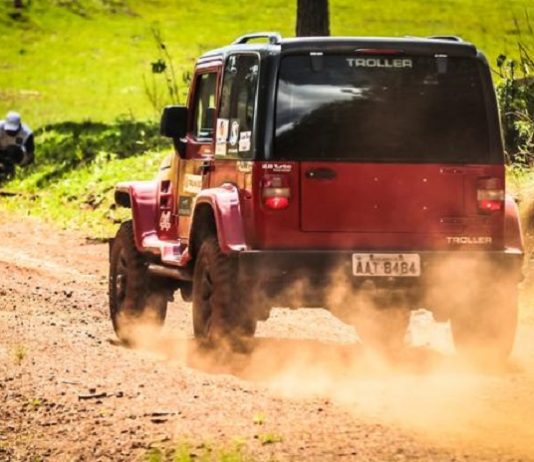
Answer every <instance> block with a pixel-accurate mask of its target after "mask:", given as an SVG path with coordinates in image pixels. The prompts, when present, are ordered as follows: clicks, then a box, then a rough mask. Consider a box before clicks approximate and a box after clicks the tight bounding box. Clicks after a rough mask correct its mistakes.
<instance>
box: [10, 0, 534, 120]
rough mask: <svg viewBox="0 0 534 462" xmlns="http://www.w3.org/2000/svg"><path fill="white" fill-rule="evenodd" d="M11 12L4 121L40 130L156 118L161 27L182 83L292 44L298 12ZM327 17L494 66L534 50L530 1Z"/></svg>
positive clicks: (70, 5)
mask: <svg viewBox="0 0 534 462" xmlns="http://www.w3.org/2000/svg"><path fill="white" fill-rule="evenodd" d="M25 2H26V3H29V0H25ZM11 4H12V1H11V0H0V35H1V37H2V41H1V43H2V46H1V47H0V69H1V72H0V114H2V113H4V112H5V111H6V110H8V109H9V108H17V109H19V110H20V111H22V112H23V114H24V115H25V117H26V119H27V120H28V121H29V122H30V123H31V124H32V125H33V126H40V125H43V124H45V123H51V122H59V121H65V120H83V119H87V118H89V119H92V120H99V121H100V120H102V121H110V120H112V119H114V118H115V117H116V116H117V115H132V116H133V117H135V118H147V117H151V118H154V117H155V114H154V110H153V109H152V108H151V105H150V103H149V101H148V99H147V97H146V94H145V91H144V84H143V76H145V77H150V62H151V61H154V60H155V59H156V58H157V57H158V50H157V49H156V46H155V42H154V40H153V37H152V33H151V28H152V27H154V26H155V27H157V28H158V29H159V30H160V31H161V32H162V34H163V36H164V38H165V40H166V42H167V44H168V46H169V50H170V52H171V54H172V56H173V58H174V61H175V64H176V66H177V68H178V74H179V75H181V74H182V72H183V71H186V70H190V69H191V68H192V63H193V61H194V59H195V57H196V56H198V55H199V53H201V52H203V51H205V50H207V49H210V48H212V47H216V46H220V45H222V44H226V43H229V42H230V41H231V40H232V39H234V38H235V37H237V36H238V35H240V34H242V33H244V32H250V31H257V30H278V31H280V32H281V33H282V34H283V35H286V36H291V35H293V30H294V23H295V9H296V1H290V2H288V1H286V0H255V1H254V0H252V1H251V0H234V1H232V2H228V1H226V0H203V1H199V0H188V1H185V0H150V1H148V0H31V2H30V7H29V8H27V9H26V10H25V11H23V12H22V13H21V14H19V15H18V16H17V14H14V10H12V9H11V8H10V5H11ZM330 10H331V29H332V34H336V35H392V36H403V35H423V36H425V35H433V34H453V35H460V36H463V37H464V38H465V39H467V40H470V41H472V42H474V43H476V44H477V45H478V46H479V47H480V48H481V49H482V50H484V51H485V52H486V53H487V54H488V56H489V58H490V61H491V62H492V63H495V59H496V57H497V56H498V55H499V54H500V53H503V52H504V53H507V54H511V55H513V54H515V53H516V42H517V40H518V39H520V38H521V39H522V40H523V41H525V42H530V43H531V44H532V45H534V43H533V35H532V30H530V31H529V25H528V21H527V19H526V18H527V15H529V16H530V17H531V18H534V4H533V3H532V2H531V1H528V0H442V1H433V0H405V1H402V2H398V1H392V0H384V1H381V2H376V1H375V0H358V1H354V0H330ZM532 25H534V21H533V22H532ZM184 87H185V86H184ZM183 91H185V88H184V89H183Z"/></svg>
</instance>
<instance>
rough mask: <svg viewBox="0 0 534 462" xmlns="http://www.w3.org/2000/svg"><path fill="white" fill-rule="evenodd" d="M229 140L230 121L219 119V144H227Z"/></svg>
mask: <svg viewBox="0 0 534 462" xmlns="http://www.w3.org/2000/svg"><path fill="white" fill-rule="evenodd" d="M227 139H228V119H217V143H226V140H227Z"/></svg>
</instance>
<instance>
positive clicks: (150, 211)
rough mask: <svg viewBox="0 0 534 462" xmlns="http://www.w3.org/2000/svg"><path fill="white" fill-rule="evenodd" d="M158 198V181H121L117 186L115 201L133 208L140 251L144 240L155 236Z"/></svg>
mask: <svg viewBox="0 0 534 462" xmlns="http://www.w3.org/2000/svg"><path fill="white" fill-rule="evenodd" d="M157 199H158V182H157V181H135V182H128V183H119V184H118V185H117V186H116V188H115V202H116V203H117V204H118V205H121V206H125V207H130V208H131V209H132V220H133V230H134V238H135V246H136V247H137V250H139V251H140V252H142V251H144V250H146V249H144V248H143V241H144V240H145V239H146V238H147V237H150V236H155V235H156V233H157V231H156V215H157V213H156V212H157V207H156V206H157Z"/></svg>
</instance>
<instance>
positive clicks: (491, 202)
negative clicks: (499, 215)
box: [477, 178, 504, 213]
mask: <svg viewBox="0 0 534 462" xmlns="http://www.w3.org/2000/svg"><path fill="white" fill-rule="evenodd" d="M477 201H478V210H479V212H481V213H492V212H498V211H500V210H504V187H503V182H502V180H501V179H499V178H483V179H480V180H479V181H478V190H477Z"/></svg>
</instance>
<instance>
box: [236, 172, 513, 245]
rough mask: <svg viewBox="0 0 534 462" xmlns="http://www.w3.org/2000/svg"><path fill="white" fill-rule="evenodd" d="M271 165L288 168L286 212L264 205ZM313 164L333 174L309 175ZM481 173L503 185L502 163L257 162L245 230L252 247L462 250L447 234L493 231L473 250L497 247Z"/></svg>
mask: <svg viewBox="0 0 534 462" xmlns="http://www.w3.org/2000/svg"><path fill="white" fill-rule="evenodd" d="M271 167H272V168H271ZM273 168H274V171H276V169H279V170H284V171H285V173H280V175H285V176H287V177H288V178H287V181H288V183H289V185H290V188H291V197H290V204H289V207H288V208H287V209H284V210H268V209H266V208H265V206H264V205H263V204H262V198H261V193H262V192H261V186H260V185H261V181H262V178H263V177H264V176H265V174H266V173H269V174H272V173H273ZM317 168H329V169H332V170H334V171H335V172H336V174H337V176H336V178H334V179H331V180H310V179H309V178H306V176H305V175H306V171H307V170H309V169H317ZM485 177H496V178H500V179H502V181H503V183H504V167H503V166H499V165H497V166H495V165H487V166H479V165H476V166H474V165H473V166H460V167H459V166H451V165H436V164H418V165H411V164H410V165H406V164H396V165H393V164H361V163H328V164H326V163H310V162H302V163H301V164H299V163H297V162H275V163H268V162H255V163H254V168H253V181H252V184H253V188H252V195H253V207H252V208H251V211H250V213H251V214H252V215H253V220H252V221H251V223H250V224H248V226H247V231H246V234H247V236H249V235H250V236H252V241H251V242H250V244H251V247H252V248H256V249H315V250H320V249H324V250H335V249H339V250H348V249H360V250H455V249H459V248H462V247H460V246H454V245H451V244H450V243H448V242H447V239H446V238H447V237H448V236H476V237H479V236H491V237H492V243H491V244H489V245H480V246H477V247H476V250H490V249H491V250H498V249H502V248H503V239H504V212H503V211H500V212H496V213H493V214H491V215H483V214H480V213H479V212H478V209H477V181H478V179H479V178H485ZM375 179H376V180H375ZM425 179H426V181H425ZM375 206H377V208H375ZM425 207H426V209H425ZM463 248H464V249H465V248H466V247H465V246H464V247H463ZM467 248H470V249H471V250H473V246H469V247H467Z"/></svg>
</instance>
